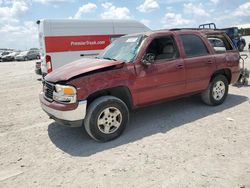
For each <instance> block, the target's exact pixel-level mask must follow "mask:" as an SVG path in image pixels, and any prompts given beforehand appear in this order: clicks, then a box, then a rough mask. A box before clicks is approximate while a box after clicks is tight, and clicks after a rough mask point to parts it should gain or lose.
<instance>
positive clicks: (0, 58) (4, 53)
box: [0, 51, 11, 61]
mask: <svg viewBox="0 0 250 188" xmlns="http://www.w3.org/2000/svg"><path fill="white" fill-rule="evenodd" d="M9 53H11V51H3V52H1V53H0V61H2V57H3V56H5V55H8V54H9Z"/></svg>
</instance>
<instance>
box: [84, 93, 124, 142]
mask: <svg viewBox="0 0 250 188" xmlns="http://www.w3.org/2000/svg"><path fill="white" fill-rule="evenodd" d="M128 121H129V110H128V107H127V105H126V104H125V103H124V102H123V101H122V100H120V99H119V98H116V97H113V96H103V97H100V98H97V99H96V100H94V101H93V102H92V103H91V104H90V105H89V107H88V109H87V115H86V117H85V119H84V127H85V130H86V132H87V133H88V134H89V136H91V137H92V138H93V139H95V140H96V141H100V142H107V141H110V140H113V139H115V138H117V137H119V136H120V135H121V134H122V132H123V131H124V129H125V127H126V125H127V124H128Z"/></svg>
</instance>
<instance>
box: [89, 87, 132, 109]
mask: <svg viewBox="0 0 250 188" xmlns="http://www.w3.org/2000/svg"><path fill="white" fill-rule="evenodd" d="M107 95H110V96H114V97H117V98H119V99H121V100H122V101H123V102H125V104H126V105H127V107H128V108H129V109H132V107H133V101H132V97H131V93H130V91H129V89H128V88H127V87H124V86H120V87H115V88H109V89H104V90H101V91H97V92H95V93H93V94H91V95H89V96H88V97H87V101H88V105H89V104H91V103H92V102H93V101H94V100H95V99H97V98H99V97H102V96H107Z"/></svg>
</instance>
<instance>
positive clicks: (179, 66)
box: [176, 64, 184, 69]
mask: <svg viewBox="0 0 250 188" xmlns="http://www.w3.org/2000/svg"><path fill="white" fill-rule="evenodd" d="M176 68H177V69H183V68H184V65H183V64H178V65H176Z"/></svg>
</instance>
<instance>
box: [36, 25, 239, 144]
mask: <svg viewBox="0 0 250 188" xmlns="http://www.w3.org/2000/svg"><path fill="white" fill-rule="evenodd" d="M239 57H240V56H239V53H238V51H237V49H235V48H234V46H233V44H232V41H231V40H230V39H229V37H228V36H227V35H226V34H225V33H224V32H221V31H211V30H210V31H208V30H191V29H190V30H185V29H173V30H161V31H153V32H147V33H140V34H133V35H127V36H123V37H121V38H119V39H117V40H116V41H115V42H113V43H112V44H110V45H109V46H108V47H107V48H106V49H105V50H104V51H103V52H102V53H101V54H100V55H99V56H98V57H97V58H95V59H80V60H78V61H75V62H72V63H70V64H67V65H65V66H63V67H61V68H59V69H57V70H55V71H54V72H52V73H50V74H48V75H47V76H46V77H45V79H44V83H43V90H42V92H41V93H40V102H41V106H42V108H43V110H44V111H45V112H46V113H47V114H48V115H49V117H51V118H52V119H54V120H55V121H56V122H58V123H60V124H63V125H68V126H72V127H75V126H84V128H85V129H86V131H87V133H88V134H89V136H91V137H92V138H93V139H95V140H97V141H101V142H105V141H109V140H112V139H115V138H117V137H118V136H120V135H121V134H122V132H123V131H124V129H125V127H126V125H127V124H128V122H129V113H130V110H131V109H135V108H138V107H141V106H145V105H150V104H153V103H159V102H162V101H165V100H169V99H173V98H179V97H183V96H188V95H194V94H201V99H202V100H203V101H204V103H206V104H208V105H211V106H216V105H220V104H222V103H223V102H224V100H225V99H226V97H227V94H228V85H229V84H232V83H235V82H236V81H237V79H238V76H239Z"/></svg>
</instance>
